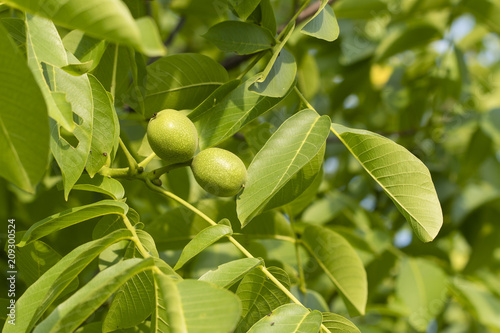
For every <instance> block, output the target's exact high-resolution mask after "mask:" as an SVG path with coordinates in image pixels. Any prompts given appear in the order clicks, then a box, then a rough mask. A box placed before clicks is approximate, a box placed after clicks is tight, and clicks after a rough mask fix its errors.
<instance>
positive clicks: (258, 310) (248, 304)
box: [235, 267, 290, 333]
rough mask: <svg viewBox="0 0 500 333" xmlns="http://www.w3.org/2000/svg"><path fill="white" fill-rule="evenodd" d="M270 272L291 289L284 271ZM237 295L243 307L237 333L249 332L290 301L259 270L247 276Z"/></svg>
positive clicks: (275, 269)
mask: <svg viewBox="0 0 500 333" xmlns="http://www.w3.org/2000/svg"><path fill="white" fill-rule="evenodd" d="M268 270H269V272H271V274H273V275H274V277H275V278H276V279H278V281H280V282H281V283H282V284H283V285H284V286H285V287H286V288H287V289H288V288H290V280H289V278H288V275H287V274H286V272H285V271H284V270H282V269H281V268H278V267H269V268H268ZM236 295H237V296H238V297H239V298H240V299H241V303H242V306H243V311H242V314H241V320H240V322H239V323H238V328H237V330H236V331H235V332H236V333H243V332H247V331H248V329H249V328H250V327H252V325H253V324H255V323H256V322H257V321H258V320H259V319H260V318H262V317H264V316H265V315H267V314H269V313H271V311H273V310H274V309H276V308H277V307H278V306H280V305H283V304H286V303H288V302H289V301H290V299H289V298H288V296H287V295H286V294H285V293H284V292H283V291H282V290H281V289H279V288H278V287H277V286H276V285H275V284H274V283H273V282H272V281H271V280H269V279H268V278H267V276H266V275H265V274H264V272H262V271H261V270H260V269H259V268H255V269H254V270H252V271H251V272H249V273H248V274H247V275H245V277H244V278H243V280H241V282H240V284H239V286H238V289H237V290H236Z"/></svg>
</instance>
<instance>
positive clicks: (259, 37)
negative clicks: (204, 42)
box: [203, 21, 276, 54]
mask: <svg viewBox="0 0 500 333" xmlns="http://www.w3.org/2000/svg"><path fill="white" fill-rule="evenodd" d="M203 37H205V38H206V39H208V40H209V41H211V42H212V43H214V44H215V45H216V46H217V47H218V48H219V49H221V50H222V51H224V52H236V53H238V54H252V53H256V52H259V51H262V50H266V49H270V48H271V47H273V46H274V44H275V43H276V42H275V40H274V37H273V35H272V34H271V33H270V32H269V30H267V29H265V28H262V27H260V26H258V25H255V24H252V23H247V22H240V21H224V22H221V23H219V24H216V25H214V26H213V27H211V28H210V29H209V30H208V31H207V33H206V34H204V35H203Z"/></svg>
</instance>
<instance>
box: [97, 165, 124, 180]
mask: <svg viewBox="0 0 500 333" xmlns="http://www.w3.org/2000/svg"><path fill="white" fill-rule="evenodd" d="M129 170H130V168H109V167H107V166H104V167H103V168H102V169H101V170H99V174H100V175H102V176H104V177H111V178H130V171H129Z"/></svg>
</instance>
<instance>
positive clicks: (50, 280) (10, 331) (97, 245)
mask: <svg viewBox="0 0 500 333" xmlns="http://www.w3.org/2000/svg"><path fill="white" fill-rule="evenodd" d="M131 237H132V234H131V233H130V231H128V230H123V229H122V230H120V231H116V232H114V233H112V234H110V235H107V236H106V237H103V238H100V239H98V240H95V241H92V242H88V243H85V244H83V245H81V246H79V247H77V248H75V249H74V250H73V251H71V252H70V253H69V254H67V255H66V256H64V257H63V258H62V259H61V260H59V262H57V264H55V265H54V266H52V267H51V268H50V269H49V270H48V271H47V272H45V274H43V275H42V276H41V277H40V278H39V279H38V280H37V281H36V282H35V283H33V284H32V285H30V286H29V287H28V289H27V290H26V291H25V292H24V293H23V294H22V295H21V297H20V298H19V299H18V300H17V302H16V309H17V311H18V312H17V317H16V319H17V321H16V325H6V327H4V330H3V332H7V333H25V332H30V331H31V330H32V328H33V327H34V325H35V324H36V322H37V321H38V320H39V319H40V318H41V317H42V315H43V313H44V312H45V311H46V309H47V308H48V307H49V306H50V305H51V304H52V302H54V300H55V299H56V298H57V297H58V296H59V295H60V294H61V293H62V292H63V291H64V289H65V288H66V287H67V286H68V285H69V284H70V283H71V281H73V280H74V279H75V278H76V277H77V276H78V274H79V273H80V272H81V271H82V270H83V269H84V268H85V267H86V266H87V265H88V264H89V263H90V262H92V260H94V259H95V258H96V257H97V256H98V255H99V253H101V252H102V251H103V250H104V249H105V248H107V247H108V246H110V245H111V244H113V243H115V242H118V241H120V240H122V239H129V238H131Z"/></svg>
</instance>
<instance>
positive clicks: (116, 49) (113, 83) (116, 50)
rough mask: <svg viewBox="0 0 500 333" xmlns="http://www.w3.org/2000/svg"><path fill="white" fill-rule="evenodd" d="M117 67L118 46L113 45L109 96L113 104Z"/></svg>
mask: <svg viewBox="0 0 500 333" xmlns="http://www.w3.org/2000/svg"><path fill="white" fill-rule="evenodd" d="M117 67H118V44H116V45H115V57H114V59H113V73H112V74H111V89H110V90H111V96H113V102H114V100H115V90H116V69H117Z"/></svg>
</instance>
